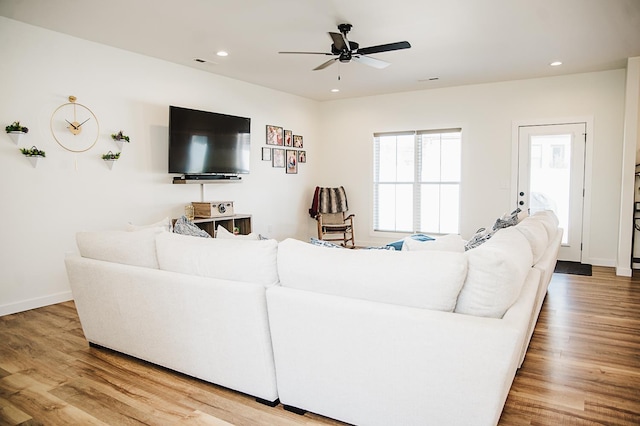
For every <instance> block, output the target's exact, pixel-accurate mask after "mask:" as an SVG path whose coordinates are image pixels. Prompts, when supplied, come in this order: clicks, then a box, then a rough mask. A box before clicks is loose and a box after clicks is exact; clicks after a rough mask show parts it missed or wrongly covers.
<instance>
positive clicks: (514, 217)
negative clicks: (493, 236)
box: [493, 208, 522, 231]
mask: <svg viewBox="0 0 640 426" xmlns="http://www.w3.org/2000/svg"><path fill="white" fill-rule="evenodd" d="M521 211H522V210H521V209H519V208H518V209H515V210H514V211H512V212H511V213H505V214H504V215H502V217H499V218H498V219H496V222H495V223H494V224H493V230H494V231H497V230H498V229H502V228H508V227H509V226H515V225H517V224H518V214H519V213H520V212H521Z"/></svg>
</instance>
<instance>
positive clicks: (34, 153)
mask: <svg viewBox="0 0 640 426" xmlns="http://www.w3.org/2000/svg"><path fill="white" fill-rule="evenodd" d="M20 152H21V153H22V155H24V156H25V157H27V158H28V159H29V161H30V162H31V164H32V165H33V167H36V166H37V165H38V160H39V159H41V158H44V157H46V154H45V152H44V151H41V150H39V149H38V148H36V147H35V145H34V146H32V147H31V148H29V149H27V148H20Z"/></svg>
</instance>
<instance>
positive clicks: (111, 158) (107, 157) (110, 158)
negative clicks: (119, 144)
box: [102, 151, 120, 170]
mask: <svg viewBox="0 0 640 426" xmlns="http://www.w3.org/2000/svg"><path fill="white" fill-rule="evenodd" d="M119 158H120V153H119V152H116V153H115V154H114V153H113V152H111V151H109V152H107V153H106V154H102V159H103V160H104V162H105V163H107V167H109V170H111V169H113V164H114V163H115V162H116V161H117V160H118V159H119Z"/></svg>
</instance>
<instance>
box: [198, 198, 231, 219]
mask: <svg viewBox="0 0 640 426" xmlns="http://www.w3.org/2000/svg"><path fill="white" fill-rule="evenodd" d="M191 205H193V208H194V215H195V217H198V218H205V219H206V218H210V217H223V216H233V201H203V202H196V201H194V202H193V203H191Z"/></svg>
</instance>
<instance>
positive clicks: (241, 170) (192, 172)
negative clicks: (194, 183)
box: [169, 106, 251, 178]
mask: <svg viewBox="0 0 640 426" xmlns="http://www.w3.org/2000/svg"><path fill="white" fill-rule="evenodd" d="M250 152H251V119H250V118H246V117H236V116H233V115H226V114H218V113H215V112H208V111H198V110H194V109H188V108H181V107H177V106H169V173H181V174H184V175H185V178H190V177H191V178H197V177H221V176H225V175H229V176H234V175H238V174H246V173H249V160H250Z"/></svg>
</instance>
